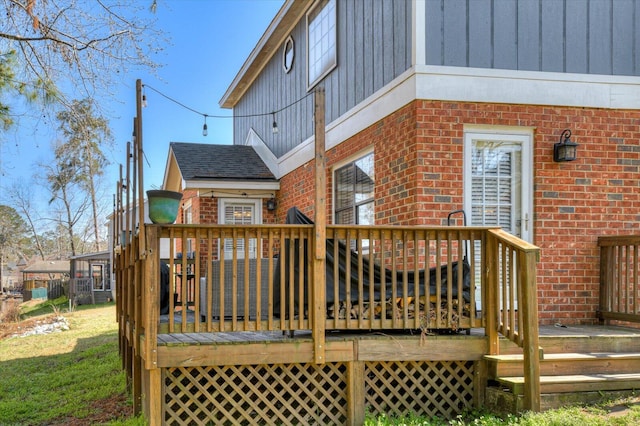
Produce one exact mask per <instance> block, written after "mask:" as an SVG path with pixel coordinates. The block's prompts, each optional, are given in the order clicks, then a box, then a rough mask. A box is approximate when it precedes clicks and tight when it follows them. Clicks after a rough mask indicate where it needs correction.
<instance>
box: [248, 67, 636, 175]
mask: <svg viewBox="0 0 640 426" xmlns="http://www.w3.org/2000/svg"><path fill="white" fill-rule="evenodd" d="M417 99H425V100H442V101H451V102H486V103H510V104H522V105H550V106H568V107H591V108H607V109H640V79H638V78H637V77H625V76H603V75H587V74H567V73H549V72H534V71H511V70H495V69H482V68H460V67H442V66H430V65H417V66H414V67H412V68H410V69H409V70H407V71H405V72H404V73H403V74H401V75H400V76H398V77H397V78H395V79H394V80H393V81H392V82H390V83H389V84H388V85H386V86H385V87H383V88H382V89H380V90H378V91H377V92H376V93H374V94H373V95H371V96H370V97H368V98H367V99H365V100H364V101H362V102H361V103H360V104H358V105H356V106H355V107H354V108H352V109H351V110H349V111H348V112H347V113H345V114H343V115H342V116H340V117H339V118H338V119H336V120H334V121H333V122H331V123H329V124H328V125H327V127H326V129H327V133H326V149H327V150H329V149H331V148H333V147H335V146H337V145H339V144H340V143H342V142H344V141H345V140H347V139H349V138H350V137H352V136H354V135H356V134H358V133H359V132H361V131H362V130H364V129H366V128H367V127H369V126H370V125H372V124H374V123H376V122H378V121H380V120H382V119H383V118H384V117H386V116H388V115H390V114H392V113H393V112H395V111H397V110H398V109H400V108H401V107H403V106H404V105H406V104H408V103H409V102H413V101H415V100H417ZM256 137H257V135H251V136H250V137H247V140H250V141H251V142H250V143H248V144H251V145H253V146H260V143H261V142H262V141H260V143H257V141H256ZM257 139H259V137H258V138H257ZM313 141H314V138H313V136H312V137H310V138H307V139H306V140H304V141H303V142H302V143H300V144H299V145H298V146H297V147H296V148H295V149H293V150H291V151H289V152H288V153H287V154H285V155H283V156H281V157H280V158H278V159H277V160H276V163H277V172H276V173H274V174H275V175H276V177H277V178H280V177H282V176H284V175H286V174H288V173H290V172H291V171H293V170H295V169H297V168H298V167H300V166H301V165H303V164H305V163H307V162H309V161H311V160H312V159H313V158H314V154H315V150H314V147H313ZM265 148H266V146H265ZM257 151H258V153H259V154H260V156H261V157H262V159H263V160H264V161H265V163H267V164H269V167H270V168H272V170H274V169H276V167H274V164H273V161H274V158H273V157H271V158H269V156H268V155H265V152H263V151H265V150H263V149H257ZM266 151H268V152H267V154H269V153H270V151H269V150H268V148H267V149H266ZM271 155H272V154H271Z"/></svg>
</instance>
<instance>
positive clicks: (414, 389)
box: [162, 362, 473, 425]
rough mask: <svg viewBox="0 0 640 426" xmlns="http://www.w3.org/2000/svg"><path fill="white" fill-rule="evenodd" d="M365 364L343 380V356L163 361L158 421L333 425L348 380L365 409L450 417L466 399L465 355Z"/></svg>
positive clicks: (469, 378) (343, 411)
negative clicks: (219, 363) (230, 362)
mask: <svg viewBox="0 0 640 426" xmlns="http://www.w3.org/2000/svg"><path fill="white" fill-rule="evenodd" d="M364 372H365V374H364V384H360V385H359V386H349V383H348V382H347V381H348V374H347V368H346V364H345V363H327V364H323V365H316V364H278V365H254V366H223V367H190V368H166V369H163V373H162V383H163V395H164V401H163V418H164V423H165V424H168V425H209V424H211V425H219V424H261V425H262V424H295V425H299V424H323V425H325V424H332V425H340V424H345V423H347V420H348V418H349V413H347V407H348V406H349V405H350V404H348V401H347V398H348V389H349V388H351V389H363V390H364V395H354V397H356V398H358V399H364V406H365V407H366V409H367V410H368V411H369V412H370V413H372V414H378V413H386V414H407V413H409V412H412V413H419V414H426V415H429V416H443V417H452V416H453V415H455V414H456V413H459V412H460V411H461V410H462V409H464V408H467V407H470V406H471V405H472V402H473V401H472V399H473V363H472V362H366V363H365V366H364ZM358 380H363V378H362V377H359V379H358ZM355 405H356V406H362V404H355ZM351 406H353V405H351Z"/></svg>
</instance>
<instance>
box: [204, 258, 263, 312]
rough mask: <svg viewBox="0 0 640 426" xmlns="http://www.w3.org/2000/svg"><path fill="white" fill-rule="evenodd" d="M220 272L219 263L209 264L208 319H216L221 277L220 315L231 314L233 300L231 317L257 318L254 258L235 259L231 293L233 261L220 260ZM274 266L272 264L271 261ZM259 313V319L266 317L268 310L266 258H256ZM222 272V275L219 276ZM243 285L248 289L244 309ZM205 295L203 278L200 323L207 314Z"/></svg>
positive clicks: (218, 307) (218, 310)
mask: <svg viewBox="0 0 640 426" xmlns="http://www.w3.org/2000/svg"><path fill="white" fill-rule="evenodd" d="M223 262H224V272H223V271H222V268H221V266H222V265H221V263H222V262H221V261H219V260H214V261H213V264H212V277H211V278H212V282H211V299H212V305H211V316H212V317H213V318H220V306H221V304H220V282H221V281H220V279H221V277H223V281H222V282H223V283H224V316H225V317H229V316H232V315H233V314H234V311H233V301H234V300H236V301H237V302H236V303H237V311H236V312H235V316H240V317H244V316H245V315H249V317H250V318H252V319H255V318H256V317H257V303H256V302H257V293H258V292H257V286H258V283H257V281H258V259H247V260H245V259H237V260H236V271H237V275H236V282H235V292H234V279H233V278H234V268H233V262H234V261H233V260H232V259H227V260H224V261H223ZM246 263H248V267H249V276H248V280H247V279H246V278H247V277H246V275H245V268H246ZM272 264H274V265H275V261H274V262H272ZM259 268H260V284H259V285H260V310H261V317H263V318H266V316H267V313H268V309H269V259H260V266H259ZM223 273H224V276H223V275H222V274H223ZM245 284H246V285H248V286H249V305H248V306H245V297H244V294H245ZM207 302H208V294H207V277H201V278H200V314H201V315H202V318H203V321H204V319H206V317H207V314H209V307H208V303H207Z"/></svg>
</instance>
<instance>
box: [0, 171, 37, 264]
mask: <svg viewBox="0 0 640 426" xmlns="http://www.w3.org/2000/svg"><path fill="white" fill-rule="evenodd" d="M31 194H32V192H31V191H29V190H28V189H27V187H26V186H25V185H22V184H19V183H15V184H14V185H13V186H12V187H11V189H10V190H9V191H8V198H9V200H10V201H11V203H12V204H13V205H14V206H15V208H17V209H18V211H19V212H20V213H21V214H22V215H24V217H25V218H26V222H25V225H26V226H27V228H28V230H29V231H30V232H31V235H32V237H31V239H32V241H33V246H35V249H36V251H37V252H38V254H39V255H40V258H41V259H42V260H44V259H45V254H44V253H45V252H44V250H43V247H42V243H41V241H40V237H39V236H38V232H37V230H36V224H35V218H34V212H35V211H36V209H35V208H34V207H33V203H32V200H31Z"/></svg>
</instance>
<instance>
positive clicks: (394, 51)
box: [234, 0, 412, 157]
mask: <svg viewBox="0 0 640 426" xmlns="http://www.w3.org/2000/svg"><path fill="white" fill-rule="evenodd" d="M336 6H337V27H338V28H337V43H338V46H337V54H338V57H337V66H336V68H335V69H334V70H333V71H332V72H331V73H329V74H328V75H327V76H326V77H325V78H324V79H323V80H322V81H321V82H320V83H319V84H320V85H322V86H323V87H324V89H325V91H326V102H327V105H326V111H325V114H326V121H327V123H330V122H331V121H333V120H335V119H337V118H338V117H340V116H341V115H343V114H345V113H346V112H347V111H349V110H350V109H351V108H353V107H354V106H356V105H357V104H358V103H360V102H362V101H363V100H364V99H366V98H367V97H368V96H370V95H372V94H373V93H375V92H376V91H377V90H379V89H381V88H383V87H384V86H385V85H386V84H388V83H389V82H390V81H392V80H393V79H394V78H396V77H397V76H399V75H400V74H402V73H403V72H404V71H406V70H407V69H409V68H410V67H411V57H412V51H411V40H412V25H411V22H412V18H411V16H412V15H411V14H412V0H377V1H370V0H349V1H342V0H338V1H337V4H336ZM291 35H292V37H293V39H294V43H295V59H294V64H293V68H292V70H291V71H290V72H289V73H288V74H287V73H285V72H284V70H283V66H282V45H281V46H280V48H279V49H278V50H277V51H276V52H274V55H273V57H272V58H271V60H270V61H269V63H268V64H267V65H266V66H265V68H264V69H263V70H262V71H261V73H260V75H259V76H258V77H257V78H256V80H255V81H254V82H253V84H252V86H251V87H250V88H249V89H248V90H247V91H246V92H245V94H244V96H243V97H242V99H241V100H240V101H239V102H238V103H237V104H236V105H235V107H234V116H235V118H234V143H236V144H243V143H245V139H246V137H247V134H248V132H249V130H250V129H253V131H254V132H255V133H256V134H257V135H258V136H259V137H260V138H261V139H262V141H263V142H264V143H265V144H266V145H267V146H268V147H269V149H270V150H271V151H272V152H273V154H274V155H275V156H276V157H281V156H282V155H284V154H286V153H287V152H289V151H291V150H292V149H294V148H295V147H296V146H297V145H299V144H300V143H301V142H303V141H304V140H306V139H308V138H309V137H311V136H312V135H313V128H314V126H313V95H312V90H311V89H312V88H309V87H308V86H307V63H306V56H307V55H306V49H307V42H306V37H307V36H306V18H305V17H303V18H302V19H301V20H300V22H298V24H297V25H296V26H295V28H294V29H293V30H292V31H291ZM283 43H284V40H283ZM306 95H310V96H308V97H306V98H305V96H306ZM297 101H299V102H297ZM296 102H297V103H296ZM294 103H295V104H294ZM292 104H294V105H292ZM288 105H292V106H291V107H288V108H286V109H284V110H282V111H281V109H282V108H284V107H286V106H288ZM272 111H278V112H277V113H276V114H275V120H276V122H277V124H278V129H279V132H278V133H277V134H273V133H272V124H273V118H274V117H273V116H272V115H271V114H270V112H272ZM256 114H266V115H263V116H255V115H256Z"/></svg>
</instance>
